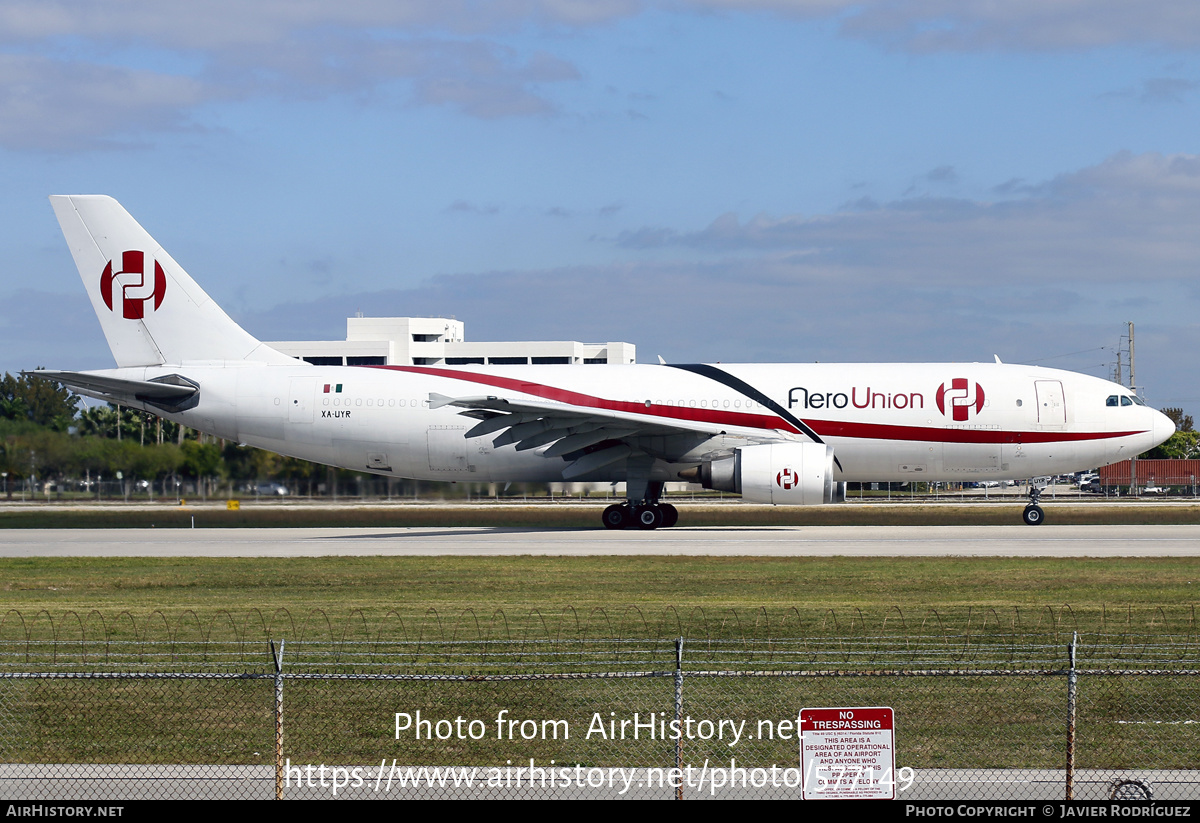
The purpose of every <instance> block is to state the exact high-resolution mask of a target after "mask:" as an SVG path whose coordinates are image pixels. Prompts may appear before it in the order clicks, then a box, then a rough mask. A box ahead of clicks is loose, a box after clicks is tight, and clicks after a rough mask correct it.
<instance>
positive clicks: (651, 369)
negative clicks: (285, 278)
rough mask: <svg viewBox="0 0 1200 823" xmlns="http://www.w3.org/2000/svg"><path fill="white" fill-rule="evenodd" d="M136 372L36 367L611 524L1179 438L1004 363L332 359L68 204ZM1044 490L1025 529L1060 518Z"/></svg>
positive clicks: (1036, 470) (230, 432) (86, 201)
mask: <svg viewBox="0 0 1200 823" xmlns="http://www.w3.org/2000/svg"><path fill="white" fill-rule="evenodd" d="M50 201H51V204H52V206H53V208H54V212H55V215H56V216H57V218H58V221H59V224H60V226H61V227H62V231H63V235H64V237H65V238H66V241H67V244H68V246H69V247H70V249H71V254H72V256H73V257H74V259H75V264H76V266H77V268H78V269H79V274H80V277H81V278H82V279H83V284H84V287H85V288H86V289H87V293H88V296H89V297H90V298H91V302H92V306H93V308H94V309H95V311H96V315H97V316H98V318H99V320H100V325H101V327H102V328H103V331H104V335H105V337H106V338H107V341H108V344H109V347H110V348H111V350H112V354H113V357H114V359H115V360H116V365H117V368H115V369H104V370H98V371H82V372H72V371H47V370H38V371H34V372H26V373H27V374H31V375H33V376H35V377H39V378H43V379H49V380H54V381H57V382H59V383H62V384H63V385H65V386H67V387H69V388H70V389H72V390H74V391H75V392H77V393H80V394H84V395H88V396H90V397H95V398H99V399H101V400H107V401H109V402H112V403H117V404H120V405H122V406H128V407H131V408H135V409H141V410H142V411H146V412H150V413H152V414H156V415H159V416H162V417H164V418H166V419H169V420H173V421H175V422H177V423H180V424H182V425H184V426H188V427H190V428H193V429H197V430H199V431H201V432H205V433H207V434H211V435H214V436H216V437H220V438H224V439H226V440H232V441H234V442H237V443H242V444H248V445H251V446H257V447H259V448H262V449H269V450H271V451H274V452H278V453H280V454H284V455H289V456H292V457H298V458H302V459H304V460H310V461H313V462H316V463H324V464H328V465H331V466H338V467H341V468H345V469H352V470H358V471H364V472H370V473H374V474H380V475H387V476H393V477H403V478H412V479H420V480H458V481H471V482H504V483H508V482H553V481H603V482H619V481H624V482H625V484H626V501H625V502H624V503H622V504H613V505H611V506H608V507H607V508H606V509H605V510H604V512H603V515H602V521H603V524H604V526H605V527H607V528H611V529H619V528H635V527H636V528H642V529H655V528H658V527H660V526H672V525H675V523H676V522H677V521H678V517H679V513H678V511H677V510H676V509H675V507H674V506H672V505H670V504H669V503H664V502H662V501H661V496H662V490H663V484H664V483H667V482H670V481H675V480H678V479H680V478H682V479H685V480H689V481H692V482H698V483H700V484H701V485H702V486H703V487H704V488H707V489H719V490H722V491H729V492H736V493H740V494H741V495H742V498H743V499H745V500H748V501H754V502H760V503H770V504H775V505H819V504H827V503H832V502H834V501H835V500H837V499H841V498H843V497H844V490H845V483H846V482H897V481H899V482H903V481H918V482H920V481H988V480H1006V479H1019V478H1031V477H1033V478H1037V477H1043V476H1049V475H1056V474H1064V473H1067V472H1072V471H1078V470H1082V469H1091V468H1094V467H1096V466H1099V465H1105V464H1108V463H1112V462H1115V461H1118V460H1123V459H1126V458H1129V457H1132V456H1136V455H1138V454H1140V453H1142V452H1144V451H1146V450H1147V449H1150V448H1153V447H1154V446H1156V445H1158V444H1159V443H1162V442H1163V441H1164V440H1166V439H1167V438H1168V437H1170V436H1171V434H1172V433H1174V431H1175V427H1174V424H1173V423H1172V421H1171V420H1170V418H1168V417H1167V416H1166V415H1164V414H1161V413H1160V412H1158V411H1156V410H1154V409H1152V408H1149V407H1148V406H1146V404H1145V403H1144V402H1143V401H1142V400H1141V398H1139V397H1138V396H1136V395H1135V394H1134V393H1133V392H1132V391H1131V390H1129V389H1127V388H1125V387H1123V386H1121V385H1119V384H1116V383H1112V382H1109V381H1106V380H1102V379H1099V378H1096V377H1091V376H1087V375H1082V374H1076V373H1073V372H1068V371H1062V370H1057V369H1047V368H1041V367H1034V366H1022V365H1014V364H1006V363H1001V362H1000V358H999V357H996V359H995V360H996V362H994V363H914V364H896V363H889V364H870V363H862V364H827V363H814V364H788V363H770V364H739V365H725V364H686V363H685V364H678V363H673V364H666V363H660V364H657V365H632V364H631V365H608V366H605V367H600V366H595V367H578V366H566V365H518V366H492V367H484V366H459V367H454V366H440V365H439V366H426V365H413V366H400V365H396V366H384V365H369V366H315V365H311V364H309V363H306V362H304V361H302V360H297V359H295V358H292V357H289V356H287V355H285V354H283V353H281V352H279V351H276V350H274V349H272V348H271V347H270V346H267V345H265V344H264V343H262V342H260V341H259V340H257V339H255V338H254V337H253V336H251V335H250V334H249V333H248V332H246V331H245V330H244V329H243V328H241V326H239V325H238V324H237V323H235V322H234V321H233V320H232V319H231V318H230V317H229V316H228V315H227V314H226V313H225V312H224V311H222V310H221V308H220V307H219V306H218V305H217V304H216V303H215V302H214V301H213V300H212V298H211V297H209V296H208V294H207V293H205V291H204V290H203V289H202V288H201V287H200V286H199V285H198V284H197V283H196V281H194V280H193V279H192V278H191V277H190V276H189V275H188V273H187V272H186V271H184V269H183V267H182V266H180V265H179V264H178V263H176V262H175V260H174V259H173V258H172V257H171V256H170V255H169V254H167V252H166V251H165V250H164V249H163V248H162V247H161V246H160V245H159V244H158V243H156V242H155V241H154V239H153V238H151V236H150V235H149V234H148V233H147V232H146V230H145V229H143V228H142V227H141V225H139V224H138V223H137V222H136V221H135V220H134V219H133V217H132V216H130V214H129V213H128V212H127V211H126V210H125V209H124V208H123V207H122V206H121V205H120V204H119V203H118V202H117V201H116V200H114V199H112V198H111V197H107V196H103V195H56V196H52V197H51V198H50ZM1042 485H1043V484H1039V483H1031V484H1030V488H1029V502H1028V504H1027V505H1026V507H1025V509H1024V512H1023V519H1024V521H1025V522H1026V523H1028V524H1030V525H1037V524H1040V523H1042V522H1043V520H1044V512H1043V510H1042V508H1041V507H1040V505H1039V496H1040V493H1041V488H1042Z"/></svg>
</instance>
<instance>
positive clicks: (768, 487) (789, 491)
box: [680, 443, 835, 506]
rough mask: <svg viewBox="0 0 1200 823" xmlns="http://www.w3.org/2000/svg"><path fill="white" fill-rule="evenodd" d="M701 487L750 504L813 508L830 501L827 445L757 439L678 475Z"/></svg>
mask: <svg viewBox="0 0 1200 823" xmlns="http://www.w3.org/2000/svg"><path fill="white" fill-rule="evenodd" d="M680 477H683V478H684V479H685V480H692V481H693V482H694V481H697V480H698V481H699V482H700V485H702V486H704V488H706V489H717V490H720V491H727V492H737V493H739V494H741V495H742V497H743V498H744V499H745V500H749V501H751V502H753V503H772V504H774V505H777V506H815V505H819V504H821V503H832V502H834V498H835V494H834V489H835V484H834V482H833V447H832V446H827V445H825V444H824V443H763V444H761V445H758V446H743V447H741V448H739V449H735V450H734V454H733V457H726V458H723V459H721V460H714V461H712V462H710V463H702V464H701V465H700V466H699V467H698V468H696V469H691V470H689V471H686V472H682V473H680Z"/></svg>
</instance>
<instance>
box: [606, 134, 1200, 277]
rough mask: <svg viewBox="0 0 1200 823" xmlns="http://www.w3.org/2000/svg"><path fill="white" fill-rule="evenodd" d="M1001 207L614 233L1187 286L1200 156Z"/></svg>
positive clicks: (1070, 178) (1145, 164) (916, 271)
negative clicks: (1140, 278)
mask: <svg viewBox="0 0 1200 823" xmlns="http://www.w3.org/2000/svg"><path fill="white" fill-rule="evenodd" d="M1007 190H1008V191H1009V192H1011V193H1013V194H1014V195H1015V196H1014V197H1012V198H1011V199H1003V200H998V201H995V202H986V201H975V200H967V199H957V198H937V197H916V198H910V199H901V200H898V201H895V202H891V203H887V204H883V205H879V206H878V207H877V208H862V207H860V206H858V205H854V206H853V207H852V208H847V209H845V210H843V211H840V212H837V213H834V214H826V215H817V216H812V217H805V216H802V215H788V216H784V217H779V218H776V217H771V216H769V215H763V214H760V215H757V216H754V217H752V218H750V219H748V220H745V221H743V220H741V219H740V218H739V217H738V216H737V215H735V214H724V215H721V216H720V217H717V218H716V219H714V220H713V221H712V222H711V223H710V224H709V225H708V226H706V227H704V228H703V229H700V230H699V231H679V230H676V229H672V228H666V227H661V226H647V227H642V228H637V229H631V230H627V231H625V232H623V233H621V234H620V235H618V236H617V237H616V238H615V244H616V245H617V246H618V247H621V248H626V249H631V250H648V249H656V248H678V249H691V250H695V251H698V252H703V253H707V254H710V255H711V254H718V255H727V254H735V253H736V254H747V253H757V254H764V255H772V256H776V257H782V256H787V255H792V256H794V255H801V256H803V257H804V258H805V260H806V261H807V264H808V265H810V266H823V267H828V268H836V269H839V270H841V271H843V272H844V273H845V274H846V275H847V276H849V275H853V274H855V273H856V272H861V271H864V270H869V271H875V270H878V269H880V268H886V270H887V271H889V272H890V273H891V276H892V277H893V278H895V279H896V280H898V281H907V282H931V281H943V282H944V281H948V280H953V279H958V278H960V277H961V276H962V275H961V273H962V272H966V271H969V272H972V273H973V275H974V276H979V277H990V278H1007V279H1012V278H1018V279H1022V280H1027V281H1028V280H1038V279H1043V278H1053V279H1054V280H1057V281H1064V280H1067V281H1074V282H1086V283H1095V282H1097V281H1106V282H1116V281H1120V280H1123V279H1127V278H1129V277H1131V276H1134V275H1135V274H1140V275H1143V276H1144V275H1145V274H1146V273H1152V275H1153V277H1155V278H1157V279H1160V280H1173V281H1177V282H1190V281H1191V280H1193V279H1194V278H1195V267H1196V261H1197V260H1200V234H1198V233H1197V232H1196V229H1195V225H1196V222H1197V216H1198V215H1200V156H1197V155H1183V154H1180V155H1160V154H1140V155H1134V154H1130V153H1121V154H1117V155H1114V156H1112V157H1110V158H1109V159H1108V160H1106V161H1104V162H1103V163H1100V164H1098V165H1096V166H1091V167H1088V168H1085V169H1081V170H1079V171H1077V172H1073V173H1070V174H1064V175H1060V176H1058V177H1056V178H1054V179H1052V180H1049V181H1046V182H1044V183H1041V184H1038V185H1032V186H1008V187H1007Z"/></svg>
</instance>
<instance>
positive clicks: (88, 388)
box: [21, 369, 200, 411]
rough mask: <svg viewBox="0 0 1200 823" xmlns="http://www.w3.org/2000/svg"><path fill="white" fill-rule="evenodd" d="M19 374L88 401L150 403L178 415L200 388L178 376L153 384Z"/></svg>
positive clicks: (84, 375) (90, 375) (44, 372)
mask: <svg viewBox="0 0 1200 823" xmlns="http://www.w3.org/2000/svg"><path fill="white" fill-rule="evenodd" d="M21 374H22V375H28V376H30V377H37V378H40V379H42V380H53V381H55V382H56V383H62V384H63V385H64V386H66V387H67V388H68V389H71V390H73V391H76V392H78V393H79V394H85V395H87V396H88V397H97V398H99V399H101V400H109V401H112V402H117V403H122V402H124V403H129V402H133V401H136V402H141V403H149V404H150V405H152V406H158V407H159V408H163V409H167V410H168V411H178V410H180V409H183V408H185V407H187V406H190V405H193V404H192V403H189V401H194V400H195V398H196V397H197V395H198V394H199V393H200V387H199V386H197V385H196V384H195V383H193V382H192V381H190V380H188V379H187V378H186V377H180V376H179V375H177V374H171V375H167V376H166V377H159V378H156V379H154V380H130V379H128V378H124V377H112V376H110V375H105V374H96V373H94V372H76V371H50V370H48V369H38V370H37V371H28V372H21Z"/></svg>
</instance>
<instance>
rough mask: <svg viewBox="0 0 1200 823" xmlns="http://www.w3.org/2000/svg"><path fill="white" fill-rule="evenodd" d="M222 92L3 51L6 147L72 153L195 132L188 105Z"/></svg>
mask: <svg viewBox="0 0 1200 823" xmlns="http://www.w3.org/2000/svg"><path fill="white" fill-rule="evenodd" d="M216 93H217V92H216V90H214V89H212V88H211V87H208V86H206V85H205V84H204V83H201V82H199V81H196V80H194V79H191V78H188V77H179V76H174V75H168V74H160V73H156V72H152V71H141V70H133V69H125V68H114V67H108V66H96V65H91V64H87V63H81V62H63V61H57V60H51V59H48V58H45V57H40V56H26V55H8V54H0V145H3V146H6V147H8V148H14V149H36V150H47V151H66V150H71V149H75V148H80V147H101V146H105V147H112V146H116V145H121V144H122V143H123V142H124V141H127V140H135V139H139V138H138V137H137V135H139V134H140V133H141V132H142V131H144V130H151V131H160V132H161V131H181V130H189V129H195V128H197V127H196V126H195V124H194V123H192V121H191V119H190V115H189V113H188V112H189V109H190V108H191V107H193V106H195V105H197V104H199V103H202V102H204V101H205V100H208V99H210V98H212V97H213V96H214V95H215V94H216Z"/></svg>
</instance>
